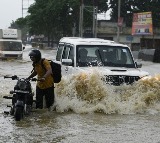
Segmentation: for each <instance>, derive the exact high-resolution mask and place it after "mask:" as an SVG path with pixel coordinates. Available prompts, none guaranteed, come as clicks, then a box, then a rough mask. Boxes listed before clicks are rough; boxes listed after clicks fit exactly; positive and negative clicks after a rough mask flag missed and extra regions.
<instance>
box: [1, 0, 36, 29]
mask: <svg viewBox="0 0 160 143" xmlns="http://www.w3.org/2000/svg"><path fill="white" fill-rule="evenodd" d="M32 3H33V0H23V7H24V8H26V7H28V5H30V4H32ZM23 12H24V16H25V15H26V11H23ZM20 17H22V0H0V29H4V28H8V27H9V26H10V23H12V20H13V21H15V20H16V19H18V18H20Z"/></svg>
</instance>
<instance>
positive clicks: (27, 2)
mask: <svg viewBox="0 0 160 143" xmlns="http://www.w3.org/2000/svg"><path fill="white" fill-rule="evenodd" d="M34 1H35V0H22V18H23V17H25V16H26V15H28V13H27V11H28V8H29V6H30V5H31V4H33V3H34Z"/></svg>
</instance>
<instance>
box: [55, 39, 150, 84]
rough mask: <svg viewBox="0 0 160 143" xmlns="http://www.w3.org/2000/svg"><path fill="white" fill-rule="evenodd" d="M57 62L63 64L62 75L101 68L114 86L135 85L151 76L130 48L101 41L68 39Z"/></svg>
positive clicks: (60, 50) (64, 40)
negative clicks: (135, 59)
mask: <svg viewBox="0 0 160 143" xmlns="http://www.w3.org/2000/svg"><path fill="white" fill-rule="evenodd" d="M56 61H59V62H60V63H61V64H62V76H63V75H67V74H74V73H77V72H78V71H88V70H89V68H92V69H93V68H98V70H100V71H102V72H103V76H104V78H103V79H105V82H106V83H107V84H111V85H121V84H124V83H125V84H132V83H133V82H135V81H138V80H139V79H141V78H142V77H145V76H148V75H149V73H148V72H145V71H141V70H140V68H141V66H142V65H141V64H137V62H135V61H134V58H133V55H132V53H131V50H130V48H129V47H128V46H127V45H123V44H119V43H115V42H114V41H110V40H104V39H99V38H78V37H64V38H62V39H61V40H60V42H59V45H58V49H57V55H56Z"/></svg>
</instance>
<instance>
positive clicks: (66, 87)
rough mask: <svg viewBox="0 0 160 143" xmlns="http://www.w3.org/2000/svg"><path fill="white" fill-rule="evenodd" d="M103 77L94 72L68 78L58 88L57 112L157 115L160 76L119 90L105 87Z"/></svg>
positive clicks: (123, 86)
mask: <svg viewBox="0 0 160 143" xmlns="http://www.w3.org/2000/svg"><path fill="white" fill-rule="evenodd" d="M101 76H102V75H101V73H100V72H98V71H97V70H96V71H95V70H93V71H90V72H81V73H78V74H74V75H70V76H67V77H64V78H63V79H62V81H61V82H60V83H59V84H57V85H56V88H55V91H56V110H57V112H65V111H70V110H72V111H74V112H76V113H93V112H103V113H105V114H137V113H151V114H153V113H158V112H159V111H160V108H159V107H160V104H159V101H160V75H156V76H154V77H149V78H146V79H142V80H139V81H138V82H136V83H134V84H133V85H122V86H117V87H116V86H111V85H107V84H105V83H104V82H103V81H102V80H101V78H100V77H101Z"/></svg>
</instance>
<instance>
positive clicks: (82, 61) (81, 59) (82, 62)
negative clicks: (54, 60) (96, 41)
mask: <svg viewBox="0 0 160 143" xmlns="http://www.w3.org/2000/svg"><path fill="white" fill-rule="evenodd" d="M87 54H88V51H87V50H86V49H85V48H83V49H80V50H79V56H78V66H81V67H83V66H87V65H88V60H87Z"/></svg>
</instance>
